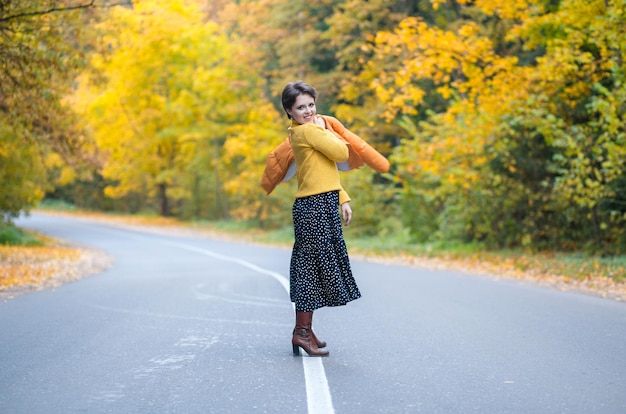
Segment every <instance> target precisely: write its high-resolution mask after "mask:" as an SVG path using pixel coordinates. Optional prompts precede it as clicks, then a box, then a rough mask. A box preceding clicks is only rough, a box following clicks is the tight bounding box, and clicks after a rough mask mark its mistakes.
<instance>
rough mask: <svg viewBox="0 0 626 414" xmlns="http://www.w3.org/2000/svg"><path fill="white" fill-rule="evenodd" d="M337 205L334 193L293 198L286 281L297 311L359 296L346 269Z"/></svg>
mask: <svg viewBox="0 0 626 414" xmlns="http://www.w3.org/2000/svg"><path fill="white" fill-rule="evenodd" d="M338 205H339V192H338V191H330V192H328V193H322V194H317V195H313V196H309V197H303V198H297V199H296V201H295V202H294V204H293V227H294V232H295V243H294V246H293V251H292V253H291V266H290V271H289V279H290V294H291V301H292V302H294V303H295V305H296V311H297V312H311V311H314V310H315V309H319V308H322V307H324V306H342V305H345V304H346V303H348V302H350V301H352V300H355V299H358V298H360V297H361V293H360V292H359V288H358V287H357V285H356V282H355V280H354V277H353V276H352V270H351V269H350V259H349V258H348V251H347V249H346V243H345V241H344V240H343V229H342V228H341V218H340V217H339V211H338V208H337V206H338Z"/></svg>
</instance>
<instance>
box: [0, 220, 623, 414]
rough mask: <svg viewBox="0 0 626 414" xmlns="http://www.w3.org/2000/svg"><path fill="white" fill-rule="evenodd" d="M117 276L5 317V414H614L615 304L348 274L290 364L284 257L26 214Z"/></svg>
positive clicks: (619, 334)
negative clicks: (317, 351) (349, 287)
mask: <svg viewBox="0 0 626 414" xmlns="http://www.w3.org/2000/svg"><path fill="white" fill-rule="evenodd" d="M18 223H19V225H21V226H24V227H28V228H33V229H36V230H38V231H41V232H44V233H47V234H50V235H52V236H55V237H59V238H62V239H67V240H72V241H74V242H76V243H79V244H83V245H88V246H93V247H97V248H100V249H102V250H104V251H106V252H108V253H109V254H110V255H111V256H113V257H114V259H115V261H114V264H113V266H112V267H111V268H109V269H108V270H106V271H104V272H102V273H100V274H98V275H94V276H90V277H87V278H84V279H82V280H80V281H77V282H74V283H70V284H67V285H64V286H62V287H60V288H57V289H55V290H46V291H42V292H37V293H31V294H27V295H22V296H19V297H17V298H15V299H12V300H9V301H6V302H0V413H4V414H8V413H28V414H32V413H46V414H47V413H185V414H187V413H244V412H245V413H248V412H258V413H307V412H308V413H310V414H316V413H498V414H500V413H524V414H526V413H585V414H587V413H626V352H624V349H625V348H624V347H625V344H626V304H624V303H621V302H615V301H610V300H606V299H600V298H596V297H592V296H586V295H581V294H576V293H568V292H559V291H554V290H550V289H545V288H539V287H535V286H531V285H528V284H522V283H517V282H515V281H508V280H493V279H490V278H486V277H472V276H468V275H463V274H460V273H455V272H451V271H435V270H426V269H416V268H409V267H401V266H391V265H381V264H372V263H367V262H361V261H355V260H353V270H354V273H355V276H356V279H357V282H358V283H359V286H360V288H361V292H362V293H363V298H361V299H359V300H357V301H355V302H353V303H350V304H349V305H347V306H344V307H340V308H335V309H322V310H320V311H318V312H316V316H315V321H316V323H315V326H316V332H317V334H318V335H319V336H320V337H321V338H322V339H324V340H326V341H328V342H329V350H330V357H328V358H308V357H304V358H294V357H293V356H292V355H291V345H290V335H291V329H292V328H293V308H292V305H291V303H290V302H289V299H288V295H287V292H286V288H287V287H288V286H287V282H286V280H287V279H286V278H287V272H288V265H289V251H288V250H286V249H279V248H270V247H260V246H255V245H250V244H237V243H231V242H225V241H218V240H212V239H208V238H199V237H195V238H194V237H181V236H175V235H164V234H155V233H149V232H142V231H140V230H136V229H128V228H123V227H119V226H112V225H107V224H102V223H97V222H90V221H87V220H77V219H69V218H59V217H53V216H48V215H42V214H36V215H33V216H32V217H30V218H27V219H20V220H19V221H18Z"/></svg>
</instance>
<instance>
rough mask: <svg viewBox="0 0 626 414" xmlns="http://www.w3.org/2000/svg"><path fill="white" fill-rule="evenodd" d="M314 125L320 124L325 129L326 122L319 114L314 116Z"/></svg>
mask: <svg viewBox="0 0 626 414" xmlns="http://www.w3.org/2000/svg"><path fill="white" fill-rule="evenodd" d="M315 125H317V126H321V127H322V128H324V129H326V122H325V121H324V118H322V117H321V116H316V117H315Z"/></svg>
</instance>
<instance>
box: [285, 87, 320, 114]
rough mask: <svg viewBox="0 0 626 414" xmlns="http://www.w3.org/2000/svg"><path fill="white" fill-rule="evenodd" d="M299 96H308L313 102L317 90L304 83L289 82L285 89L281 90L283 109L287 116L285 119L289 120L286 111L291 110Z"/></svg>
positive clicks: (315, 98)
mask: <svg viewBox="0 0 626 414" xmlns="http://www.w3.org/2000/svg"><path fill="white" fill-rule="evenodd" d="M300 95H310V96H311V97H312V98H313V100H314V101H315V100H317V90H316V89H315V88H314V87H313V86H311V85H309V84H308V83H306V82H304V81H301V80H299V81H295V82H289V83H288V84H287V86H285V89H283V96H282V102H283V109H284V110H285V113H286V114H287V118H289V119H291V115H289V112H287V109H291V108H292V107H293V105H294V104H295V103H296V98H297V97H298V96H300Z"/></svg>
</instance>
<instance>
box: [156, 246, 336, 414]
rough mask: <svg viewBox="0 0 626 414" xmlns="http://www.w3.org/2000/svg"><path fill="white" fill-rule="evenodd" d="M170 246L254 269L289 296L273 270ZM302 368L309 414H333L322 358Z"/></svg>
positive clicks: (286, 285) (311, 359) (284, 281)
mask: <svg viewBox="0 0 626 414" xmlns="http://www.w3.org/2000/svg"><path fill="white" fill-rule="evenodd" d="M164 243H165V244H168V245H170V246H175V247H178V248H181V249H185V250H189V251H192V252H196V253H200V254H203V255H205V256H209V257H212V258H214V259H218V260H223V261H226V262H233V263H237V264H239V265H241V266H244V267H247V268H248V269H252V270H254V271H256V272H259V273H262V274H265V275H268V276H271V277H272V278H274V279H275V280H276V281H278V283H280V284H281V286H282V287H283V288H284V289H285V291H286V292H287V294H289V280H287V278H286V277H285V276H283V275H281V274H280V273H276V272H272V271H271V270H267V269H263V268H262V267H259V266H257V265H255V264H253V263H250V262H247V261H245V260H241V259H238V258H236V257H231V256H225V255H223V254H219V253H215V252H212V251H210V250H206V249H201V248H199V247H195V246H191V245H188V244H183V243H172V242H164ZM302 366H303V368H304V382H305V385H306V396H307V409H308V413H309V414H333V413H334V412H335V409H334V408H333V401H332V398H331V395H330V390H329V388H328V380H327V379H326V371H324V364H323V363H322V358H320V357H304V358H302Z"/></svg>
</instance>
